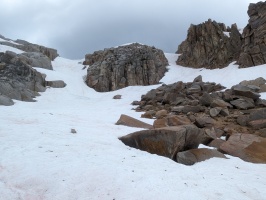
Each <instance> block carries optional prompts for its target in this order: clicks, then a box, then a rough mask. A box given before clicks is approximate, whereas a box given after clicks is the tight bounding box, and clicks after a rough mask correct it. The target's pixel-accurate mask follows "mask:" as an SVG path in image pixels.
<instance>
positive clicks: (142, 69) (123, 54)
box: [84, 43, 168, 92]
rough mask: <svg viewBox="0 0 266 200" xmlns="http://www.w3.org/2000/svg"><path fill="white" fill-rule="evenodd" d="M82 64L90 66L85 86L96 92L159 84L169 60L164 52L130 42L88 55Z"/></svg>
mask: <svg viewBox="0 0 266 200" xmlns="http://www.w3.org/2000/svg"><path fill="white" fill-rule="evenodd" d="M84 64H86V65H90V67H89V68H88V71H87V79H86V83H87V85H88V86H89V87H92V88H94V89H95V90H96V91H98V92H108V91H113V90H118V89H121V88H124V87H127V86H134V85H153V84H157V83H159V80H160V79H161V78H162V77H163V76H164V73H165V72H166V66H167V65H168V61H167V59H166V57H165V56H164V53H163V51H161V50H159V49H156V48H155V47H149V46H146V45H141V44H138V43H133V44H130V45H125V46H119V47H116V48H109V49H104V50H103V51H96V52H94V53H93V54H87V55H86V57H85V61H84Z"/></svg>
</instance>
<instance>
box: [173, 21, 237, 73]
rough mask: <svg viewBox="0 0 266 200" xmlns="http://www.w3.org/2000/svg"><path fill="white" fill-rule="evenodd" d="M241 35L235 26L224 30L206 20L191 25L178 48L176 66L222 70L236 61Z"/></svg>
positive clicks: (223, 26) (220, 24) (221, 24)
mask: <svg viewBox="0 0 266 200" xmlns="http://www.w3.org/2000/svg"><path fill="white" fill-rule="evenodd" d="M240 49H241V35H240V33H239V31H238V29H237V26H236V24H233V25H232V26H231V28H226V27H225V25H224V24H223V23H217V22H216V21H212V20H210V19H209V20H208V21H206V22H204V23H202V24H199V25H191V26H190V28H189V30H188V34H187V39H186V40H185V41H184V42H182V44H181V45H180V46H179V47H178V50H177V53H179V54H181V55H180V56H179V58H178V60H177V64H179V65H183V66H192V67H194V68H202V67H204V68H210V69H212V68H222V67H225V66H227V65H228V64H229V63H230V62H232V61H234V60H236V59H238V57H239V54H240Z"/></svg>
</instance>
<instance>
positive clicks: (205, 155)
mask: <svg viewBox="0 0 266 200" xmlns="http://www.w3.org/2000/svg"><path fill="white" fill-rule="evenodd" d="M211 158H226V156H225V155H224V154H222V153H221V152H219V151H217V150H215V149H207V148H201V149H190V150H188V151H182V152H179V153H177V154H176V161H177V162H178V163H181V164H184V165H194V164H195V163H197V162H202V161H205V160H208V159H211Z"/></svg>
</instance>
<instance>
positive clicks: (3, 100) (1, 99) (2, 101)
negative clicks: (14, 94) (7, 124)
mask: <svg viewBox="0 0 266 200" xmlns="http://www.w3.org/2000/svg"><path fill="white" fill-rule="evenodd" d="M1 105H3V106H12V105H14V102H13V100H12V99H10V98H9V97H7V96H5V95H1V94H0V106H1Z"/></svg>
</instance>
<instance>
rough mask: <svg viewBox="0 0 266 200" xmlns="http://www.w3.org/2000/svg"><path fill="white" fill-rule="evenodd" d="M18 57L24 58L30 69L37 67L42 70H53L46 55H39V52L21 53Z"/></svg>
mask: <svg viewBox="0 0 266 200" xmlns="http://www.w3.org/2000/svg"><path fill="white" fill-rule="evenodd" d="M18 56H20V57H23V56H25V57H24V60H25V62H27V63H28V64H29V65H30V66H32V67H39V68H44V69H49V70H53V67H52V63H51V60H50V58H48V57H47V56H46V55H44V54H42V53H39V52H28V53H22V54H19V55H18Z"/></svg>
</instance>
